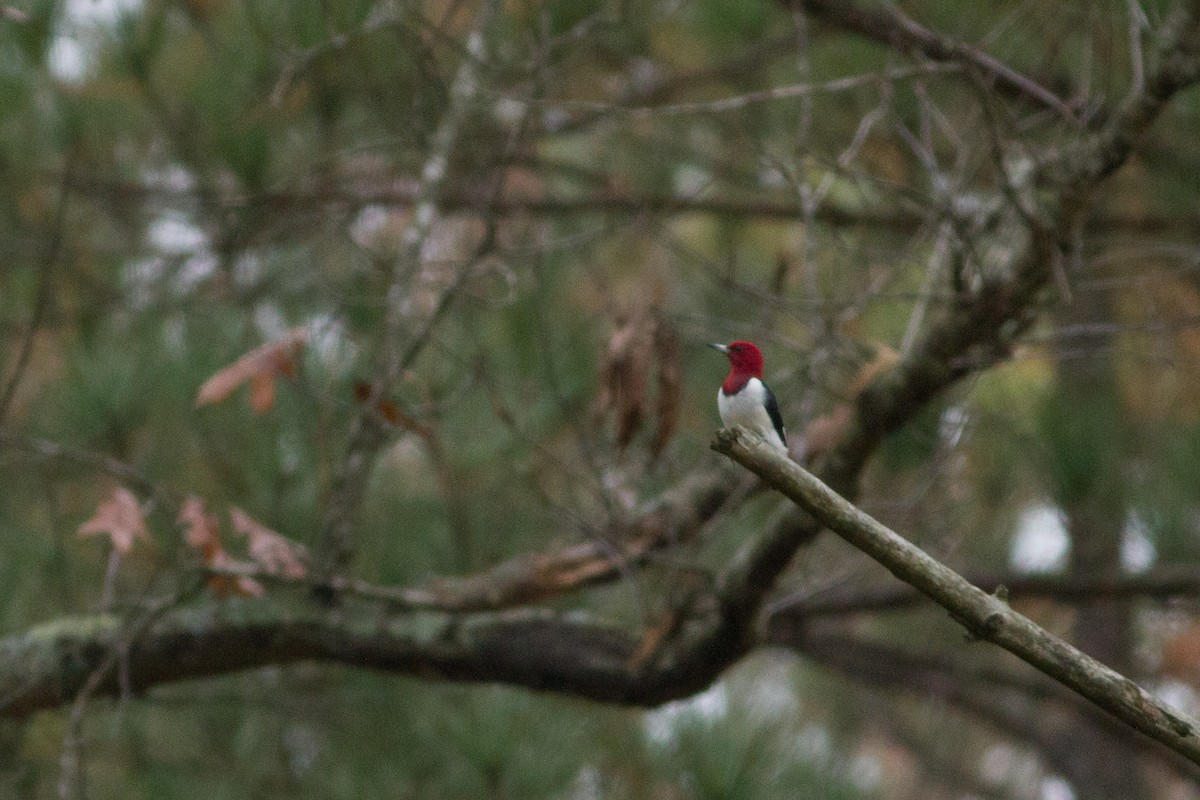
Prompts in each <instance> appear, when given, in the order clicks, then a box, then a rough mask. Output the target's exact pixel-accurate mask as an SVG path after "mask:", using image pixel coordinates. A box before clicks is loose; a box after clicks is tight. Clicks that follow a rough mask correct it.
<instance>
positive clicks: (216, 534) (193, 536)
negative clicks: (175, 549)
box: [179, 495, 221, 564]
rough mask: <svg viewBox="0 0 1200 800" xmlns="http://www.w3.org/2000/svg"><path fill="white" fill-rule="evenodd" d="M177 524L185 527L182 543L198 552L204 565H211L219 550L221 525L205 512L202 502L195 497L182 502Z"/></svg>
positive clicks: (192, 496)
mask: <svg viewBox="0 0 1200 800" xmlns="http://www.w3.org/2000/svg"><path fill="white" fill-rule="evenodd" d="M179 524H180V525H184V526H186V530H184V532H183V541H184V543H185V544H187V546H188V547H190V548H192V549H193V550H195V551H197V552H199V553H200V557H201V558H202V559H204V563H206V564H208V563H211V561H212V559H213V558H214V557H215V554H216V553H217V552H218V551H220V550H221V524H220V523H219V522H218V521H217V518H216V517H215V516H213V515H212V514H208V513H206V512H205V510H204V501H203V500H201V499H200V498H199V497H196V496H195V495H190V496H189V497H188V498H187V499H186V500H184V501H183V508H181V509H180V510H179Z"/></svg>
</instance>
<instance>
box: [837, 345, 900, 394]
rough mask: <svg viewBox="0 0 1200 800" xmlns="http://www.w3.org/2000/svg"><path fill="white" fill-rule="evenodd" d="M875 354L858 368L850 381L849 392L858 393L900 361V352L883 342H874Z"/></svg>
mask: <svg viewBox="0 0 1200 800" xmlns="http://www.w3.org/2000/svg"><path fill="white" fill-rule="evenodd" d="M874 345H875V355H874V356H872V358H871V360H870V361H868V362H867V363H865V364H863V365H862V367H860V368H859V370H858V374H856V375H855V376H854V380H853V381H851V382H850V387H849V389H850V393H851V394H858V393H859V392H861V391H862V390H863V389H865V388H867V387H868V386H870V385H871V381H873V380H875V379H876V378H877V377H879V375H881V374H882V373H883V372H885V371H887V370H889V369H891V368H892V367H894V366H895V365H896V364H897V363H898V362H899V361H900V353H899V351H897V350H896V349H894V348H892V347H889V346H888V345H886V344H884V343H883V342H875V343H874Z"/></svg>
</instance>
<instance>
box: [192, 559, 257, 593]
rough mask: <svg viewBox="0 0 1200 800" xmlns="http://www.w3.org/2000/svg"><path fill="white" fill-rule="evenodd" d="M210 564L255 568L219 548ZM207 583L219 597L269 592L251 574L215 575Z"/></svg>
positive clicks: (211, 565) (226, 568) (223, 566)
mask: <svg viewBox="0 0 1200 800" xmlns="http://www.w3.org/2000/svg"><path fill="white" fill-rule="evenodd" d="M208 566H210V567H212V568H213V569H225V570H228V569H246V568H248V567H249V568H253V565H250V564H246V563H245V562H244V561H236V560H234V559H232V558H230V557H229V554H228V553H226V552H225V551H224V550H217V552H216V553H215V554H214V556H213V559H212V561H210V562H209V563H208ZM206 585H207V586H208V589H209V591H211V592H212V593H213V594H215V595H217V596H218V597H262V596H263V595H264V594H266V593H267V590H266V589H264V588H263V585H262V584H261V583H259V582H258V581H256V580H254V578H251V577H250V576H249V575H213V576H211V577H209V579H208V581H207V582H206Z"/></svg>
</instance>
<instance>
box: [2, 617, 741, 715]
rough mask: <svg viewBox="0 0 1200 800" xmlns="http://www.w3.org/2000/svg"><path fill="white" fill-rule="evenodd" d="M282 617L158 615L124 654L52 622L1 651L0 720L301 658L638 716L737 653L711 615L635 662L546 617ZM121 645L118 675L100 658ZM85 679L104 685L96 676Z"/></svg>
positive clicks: (93, 627)
mask: <svg viewBox="0 0 1200 800" xmlns="http://www.w3.org/2000/svg"><path fill="white" fill-rule="evenodd" d="M346 616H347V615H346V614H345V613H340V612H320V611H303V612H302V611H296V610H291V611H281V610H280V609H279V607H278V605H277V604H274V603H270V604H268V603H262V602H247V603H244V604H240V605H236V606H235V605H227V606H226V607H225V609H224V610H223V611H222V613H221V614H220V615H213V614H212V613H211V610H209V609H190V610H178V611H173V612H169V613H167V614H165V615H163V617H162V618H160V619H158V620H157V621H156V622H155V623H154V624H153V625H152V626H151V627H150V628H149V629H148V630H145V631H143V632H141V633H140V634H139V635H138V636H137V637H136V638H135V640H134V641H133V642H132V643H128V644H127V643H126V642H125V641H124V638H125V632H126V631H127V629H128V623H126V622H125V621H123V620H122V619H120V618H118V617H115V616H111V615H101V616H92V617H77V618H66V619H62V620H58V621H56V622H54V623H51V624H47V625H44V626H42V627H38V628H33V629H31V630H29V631H26V632H24V633H22V634H18V635H15V636H11V637H9V638H7V639H3V640H0V717H13V718H19V717H24V716H27V715H29V714H31V713H34V712H36V711H39V710H43V709H51V708H57V707H60V706H62V705H64V704H67V703H70V702H71V701H72V700H73V699H74V697H75V696H76V695H77V694H78V693H79V692H80V691H82V690H83V689H84V687H87V688H88V689H89V691H91V692H92V693H93V694H94V696H114V695H117V694H118V693H120V692H121V691H123V690H124V691H132V692H134V693H140V692H144V691H146V690H148V689H150V688H152V687H155V686H159V685H162V684H166V683H173V682H177V681H182V680H189V679H196V678H203V677H208V676H213V675H224V674H229V673H234V672H238V671H241V670H246V669H251V668H254V667H261V666H267V665H286V664H292V663H297V662H300V661H312V662H321V663H327V664H341V665H344V666H351V667H358V668H363V669H371V670H377V671H380V672H388V673H393V674H403V675H414V676H418V677H422V678H426V679H439V680H451V681H461V682H498V683H507V684H510V685H514V686H523V687H526V688H530V689H538V690H545V691H553V692H559V693H564V694H572V695H577V696H580V697H584V698H588V699H592V700H597V701H601V702H606V703H619V704H625V705H641V706H650V705H657V704H660V703H664V702H667V701H669V700H673V699H677V698H680V697H686V696H688V695H691V694H694V693H695V692H697V691H700V690H701V689H703V688H704V687H706V686H708V685H709V684H710V683H711V682H712V681H713V680H715V679H716V677H717V676H718V675H719V674H720V672H721V671H722V670H723V669H724V668H725V667H727V666H728V665H729V664H731V663H733V661H735V660H736V659H737V658H739V657H740V656H741V655H743V654H744V650H743V649H739V647H738V644H737V643H738V642H739V641H740V637H735V636H731V635H730V632H729V628H728V624H727V623H726V621H725V620H723V619H722V618H721V616H720V615H719V614H716V613H707V614H702V615H698V616H697V617H695V618H694V619H693V620H692V621H691V622H689V623H688V624H687V625H685V627H684V629H683V630H681V632H680V634H679V636H678V637H676V639H675V640H673V641H672V642H671V643H669V644H667V645H665V646H663V647H662V648H660V649H659V650H658V651H657V652H655V653H653V654H651V655H650V657H642V658H639V657H638V655H639V644H640V643H639V639H638V638H637V637H636V636H634V635H632V634H630V633H628V632H626V631H624V630H622V629H620V628H618V627H615V626H611V625H606V624H603V623H599V622H593V621H589V620H586V619H581V618H580V617H579V615H577V614H576V615H572V617H571V618H570V619H567V618H565V617H560V616H556V615H554V614H551V613H548V612H530V611H513V612H506V613H504V614H498V615H481V616H476V617H471V618H462V617H457V616H443V615H415V616H414V615H407V614H406V615H401V616H399V617H393V618H390V619H387V620H382V621H381V620H380V619H379V617H378V616H376V615H374V614H369V615H361V616H360V618H359V619H347V618H346ZM118 646H121V647H123V651H122V653H121V658H120V659H119V661H120V670H119V674H118V670H117V669H116V668H115V666H116V665H115V664H114V660H113V659H112V657H111V654H112V653H113V651H114V648H116V647H118ZM97 671H100V672H101V673H103V677H101V678H97V677H95V676H96V674H97Z"/></svg>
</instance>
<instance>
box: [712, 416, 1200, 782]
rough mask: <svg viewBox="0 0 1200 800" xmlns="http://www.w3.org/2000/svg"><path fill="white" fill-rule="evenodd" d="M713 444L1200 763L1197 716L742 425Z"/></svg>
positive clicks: (963, 619) (969, 617)
mask: <svg viewBox="0 0 1200 800" xmlns="http://www.w3.org/2000/svg"><path fill="white" fill-rule="evenodd" d="M713 449H715V450H717V451H718V452H720V453H723V454H724V455H727V456H729V457H730V458H732V459H733V460H735V461H737V462H738V463H739V464H741V465H742V466H744V467H746V468H747V469H749V470H750V471H752V472H754V473H755V474H756V475H758V476H759V477H760V478H762V479H763V480H764V481H766V482H767V483H768V484H769V485H770V486H771V487H772V488H774V489H776V490H778V491H779V492H781V493H782V494H784V495H785V496H786V497H788V499H790V500H792V502H794V503H796V504H797V505H798V506H799V507H800V508H802V509H804V511H806V512H807V513H809V514H811V515H813V517H814V518H815V519H816V520H818V521H819V522H820V523H821V524H822V525H824V526H825V527H827V528H829V529H830V530H832V531H833V532H834V533H836V534H838V535H839V536H841V537H842V538H843V539H845V540H846V541H847V542H849V543H850V544H852V545H853V546H854V547H856V548H858V549H859V550H861V551H863V552H864V553H866V554H867V555H869V556H870V557H871V558H873V559H875V560H876V561H878V562H879V563H880V564H882V565H883V566H884V567H885V568H887V569H888V571H889V572H891V573H892V574H893V575H895V576H896V577H897V578H899V579H900V580H902V581H904V582H905V583H907V584H909V585H911V586H913V587H914V588H916V589H917V590H918V591H920V592H921V593H922V594H924V595H926V596H927V597H929V598H930V599H932V600H933V601H934V602H936V603H937V604H938V605H940V606H941V607H942V608H944V609H946V610H947V611H948V612H950V616H951V617H953V618H954V619H955V620H956V621H957V622H958V623H959V624H961V625H962V626H963V627H964V628H966V629H967V631H968V632H969V633H970V634H971V635H972V636H973V637H975V638H978V639H982V640H984V641H989V642H992V643H994V644H997V645H999V646H1000V647H1003V648H1004V649H1005V650H1008V651H1009V652H1010V653H1012V654H1014V655H1016V656H1017V657H1018V658H1020V659H1021V660H1023V661H1025V662H1026V663H1028V664H1030V665H1031V666H1033V667H1036V668H1037V669H1039V670H1041V671H1042V672H1044V673H1046V674H1047V675H1049V676H1050V677H1052V678H1054V679H1055V680H1058V681H1060V682H1061V683H1063V684H1064V685H1066V686H1068V687H1070V688H1071V689H1073V690H1075V691H1076V692H1078V693H1079V694H1081V695H1083V696H1084V697H1086V698H1088V699H1089V700H1091V701H1092V702H1093V703H1095V704H1096V705H1098V706H1100V707H1101V708H1103V709H1105V710H1106V711H1108V712H1109V713H1111V714H1113V715H1114V716H1116V717H1117V718H1118V719H1120V720H1122V721H1123V722H1125V723H1126V724H1128V725H1129V726H1131V727H1133V728H1135V729H1137V730H1139V731H1141V732H1142V733H1145V734H1147V735H1148V736H1150V737H1152V738H1154V739H1157V740H1158V741H1160V742H1162V743H1163V744H1165V745H1167V746H1168V747H1170V748H1171V749H1172V750H1175V751H1176V752H1178V753H1180V754H1181V755H1183V756H1185V757H1186V758H1188V759H1189V760H1190V761H1193V762H1195V763H1197V764H1200V723H1197V722H1196V721H1195V720H1193V719H1191V718H1190V717H1188V716H1187V715H1184V714H1182V713H1180V712H1177V711H1175V710H1174V709H1172V708H1170V707H1169V706H1167V705H1166V704H1165V703H1163V702H1161V701H1160V700H1159V699H1158V698H1156V697H1154V696H1153V695H1151V694H1150V693H1149V692H1146V691H1145V690H1143V689H1142V688H1141V687H1139V686H1138V685H1137V684H1135V683H1134V682H1133V681H1131V680H1129V679H1128V678H1126V677H1124V676H1123V675H1120V674H1119V673H1117V672H1115V671H1114V670H1111V669H1109V668H1108V667H1106V666H1104V665H1103V664H1101V663H1100V662H1098V661H1096V660H1095V659H1093V658H1091V657H1090V656H1088V655H1086V654H1084V653H1082V652H1080V651H1079V650H1078V649H1076V648H1075V647H1073V646H1071V645H1070V644H1068V643H1067V642H1065V641H1063V640H1062V639H1060V638H1058V637H1057V636H1055V635H1053V634H1052V633H1050V632H1049V631H1047V630H1046V629H1044V628H1042V627H1041V626H1040V625H1037V624H1036V623H1034V622H1033V621H1032V620H1030V619H1029V618H1028V617H1025V616H1023V615H1021V614H1019V613H1017V612H1016V611H1014V610H1013V609H1012V608H1010V607H1009V606H1008V604H1007V603H1005V602H1004V601H1003V600H1001V599H1000V598H998V597H997V596H995V595H989V594H987V593H986V592H984V591H983V590H981V589H979V588H977V587H975V586H973V585H971V583H970V582H969V581H968V580H967V579H966V578H964V577H962V576H961V575H959V574H958V573H957V572H955V571H954V570H952V569H950V568H949V567H947V566H946V565H945V564H942V563H941V562H939V561H937V560H936V559H934V558H932V557H931V556H929V555H927V554H926V553H925V552H924V551H922V550H921V549H920V548H919V547H917V546H916V545H914V544H912V543H910V542H909V541H907V540H906V539H904V538H903V537H901V536H899V535H898V534H896V533H894V532H893V531H891V530H889V529H888V528H887V527H885V526H884V525H882V524H881V523H879V522H878V521H876V520H875V519H873V518H872V517H870V516H868V515H867V514H866V513H865V512H863V511H861V510H860V509H858V508H857V507H855V506H854V505H853V504H852V503H850V501H848V500H846V499H845V498H843V497H841V496H840V495H838V494H836V493H835V492H834V491H833V490H831V489H830V488H829V487H828V486H826V485H825V484H824V483H822V482H821V481H820V480H818V479H817V478H816V477H815V476H813V475H811V474H810V473H808V472H806V471H805V470H804V469H802V468H801V467H800V466H799V465H798V464H796V463H795V462H793V461H791V460H789V459H787V458H785V457H783V456H782V455H780V454H778V453H777V452H775V451H773V450H772V449H771V448H770V446H768V445H767V444H766V442H764V441H763V440H762V439H761V437H758V436H755V435H754V434H752V433H750V432H748V431H747V430H745V429H744V428H733V429H726V430H722V431H720V432H719V434H718V436H717V439H716V441H715V442H714V443H713Z"/></svg>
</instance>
